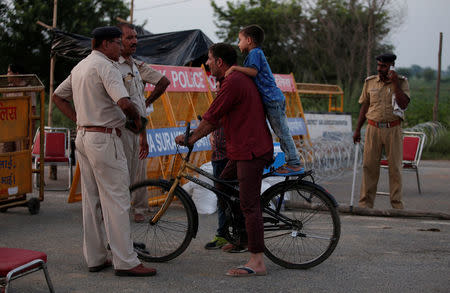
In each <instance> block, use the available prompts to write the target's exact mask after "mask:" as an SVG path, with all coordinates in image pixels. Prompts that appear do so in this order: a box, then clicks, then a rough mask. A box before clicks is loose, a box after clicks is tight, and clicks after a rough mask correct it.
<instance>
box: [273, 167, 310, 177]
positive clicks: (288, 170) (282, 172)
mask: <svg viewBox="0 0 450 293" xmlns="http://www.w3.org/2000/svg"><path fill="white" fill-rule="evenodd" d="M303 172H305V168H302V167H300V169H299V170H294V169H292V167H290V166H287V165H283V166H281V167H280V168H278V169H276V170H275V172H274V173H273V175H278V176H286V175H298V174H302V173H303Z"/></svg>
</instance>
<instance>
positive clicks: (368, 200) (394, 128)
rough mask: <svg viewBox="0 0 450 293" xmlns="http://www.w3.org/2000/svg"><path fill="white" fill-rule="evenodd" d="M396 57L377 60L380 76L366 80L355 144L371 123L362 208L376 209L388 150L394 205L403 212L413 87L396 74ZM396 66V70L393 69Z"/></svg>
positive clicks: (365, 153) (361, 198)
mask: <svg viewBox="0 0 450 293" xmlns="http://www.w3.org/2000/svg"><path fill="white" fill-rule="evenodd" d="M396 58H397V57H396V56H395V55H394V54H383V55H380V56H377V57H376V60H377V71H378V75H372V76H369V77H368V78H366V81H365V83H364V87H363V90H362V93H361V97H360V98H359V103H360V104H361V110H360V112H359V118H358V124H357V127H356V130H355V133H354V134H353V141H354V143H357V142H359V141H360V139H361V127H362V126H363V124H364V122H365V121H366V119H367V122H368V125H367V130H366V136H365V143H364V158H363V179H362V185H361V195H360V199H359V206H360V207H364V208H373V205H374V201H375V195H376V192H377V184H378V178H379V175H380V160H381V154H382V149H383V148H384V150H385V152H386V156H387V160H388V164H389V193H390V199H391V205H392V207H393V208H395V209H403V203H402V175H401V167H402V158H403V143H402V128H401V122H402V120H403V119H404V114H403V110H405V109H406V107H407V106H408V103H409V100H410V98H409V85H408V81H407V79H406V78H405V77H403V76H398V75H397V73H396V72H395V71H394V70H393V66H394V61H395V59H396ZM391 66H392V67H391Z"/></svg>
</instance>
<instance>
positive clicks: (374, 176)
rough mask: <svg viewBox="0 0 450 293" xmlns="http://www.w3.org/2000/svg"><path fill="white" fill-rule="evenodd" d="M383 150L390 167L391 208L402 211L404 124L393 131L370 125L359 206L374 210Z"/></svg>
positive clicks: (366, 137)
mask: <svg viewBox="0 0 450 293" xmlns="http://www.w3.org/2000/svg"><path fill="white" fill-rule="evenodd" d="M383 147H384V150H385V152H386V157H387V160H388V164H389V166H388V167H389V194H390V199H391V205H392V207H393V208H395V209H402V208H403V203H402V175H401V168H402V160H403V142H402V129H401V126H400V125H398V126H395V127H392V128H377V127H375V126H372V125H367V130H366V136H365V143H364V158H363V179H362V185H361V195H360V199H359V206H360V207H366V208H373V205H374V201H375V195H376V192H377V185H378V178H379V177H380V160H381V153H382V149H383Z"/></svg>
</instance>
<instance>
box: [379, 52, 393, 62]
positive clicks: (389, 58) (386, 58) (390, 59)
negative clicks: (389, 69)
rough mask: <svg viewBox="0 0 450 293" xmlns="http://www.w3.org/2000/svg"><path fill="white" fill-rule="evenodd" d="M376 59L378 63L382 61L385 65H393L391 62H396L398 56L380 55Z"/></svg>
mask: <svg viewBox="0 0 450 293" xmlns="http://www.w3.org/2000/svg"><path fill="white" fill-rule="evenodd" d="M376 59H377V61H380V62H383V63H391V62H394V61H395V59H397V56H395V55H394V54H390V53H386V54H382V55H378V56H377V57H376Z"/></svg>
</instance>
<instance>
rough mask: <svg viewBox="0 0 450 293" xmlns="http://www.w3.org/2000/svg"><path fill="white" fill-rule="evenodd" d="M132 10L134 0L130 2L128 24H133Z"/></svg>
mask: <svg viewBox="0 0 450 293" xmlns="http://www.w3.org/2000/svg"><path fill="white" fill-rule="evenodd" d="M133 10H134V0H131V8H130V23H131V24H133Z"/></svg>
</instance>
